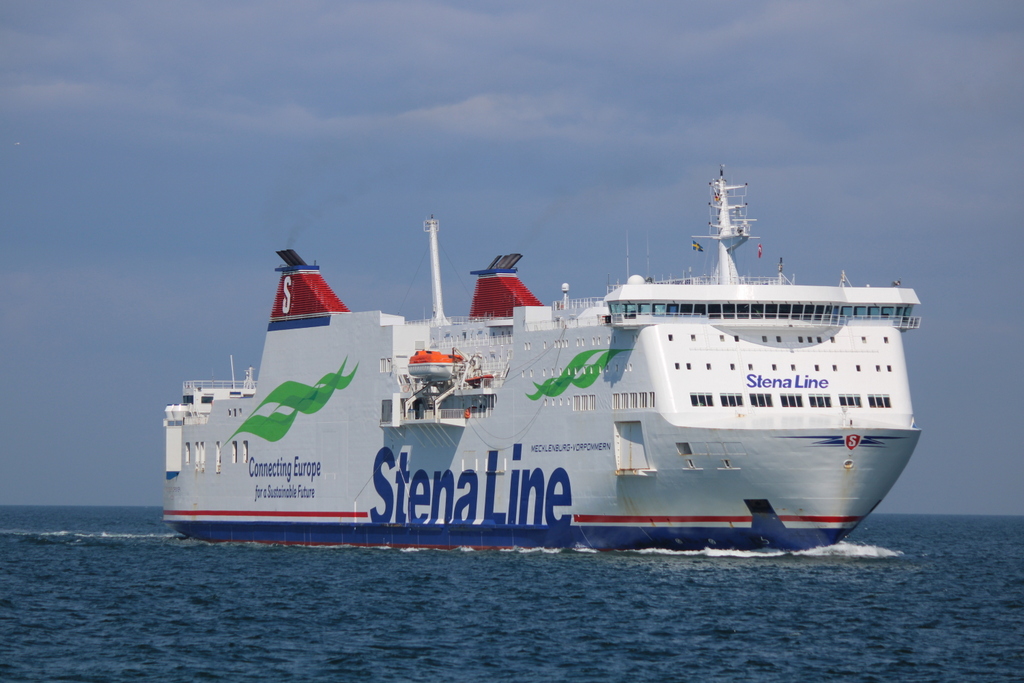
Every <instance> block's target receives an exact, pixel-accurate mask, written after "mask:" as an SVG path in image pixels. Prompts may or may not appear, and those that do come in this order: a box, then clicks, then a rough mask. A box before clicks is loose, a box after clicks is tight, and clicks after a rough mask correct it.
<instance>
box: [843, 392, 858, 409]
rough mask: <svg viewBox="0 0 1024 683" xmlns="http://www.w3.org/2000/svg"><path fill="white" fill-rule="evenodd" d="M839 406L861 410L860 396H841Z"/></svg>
mask: <svg viewBox="0 0 1024 683" xmlns="http://www.w3.org/2000/svg"><path fill="white" fill-rule="evenodd" d="M839 405H841V406H846V407H848V408H860V394H839Z"/></svg>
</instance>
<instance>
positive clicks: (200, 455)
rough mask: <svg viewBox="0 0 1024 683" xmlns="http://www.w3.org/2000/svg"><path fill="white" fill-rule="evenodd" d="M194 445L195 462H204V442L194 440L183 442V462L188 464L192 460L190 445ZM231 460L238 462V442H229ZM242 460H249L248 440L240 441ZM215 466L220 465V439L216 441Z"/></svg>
mask: <svg viewBox="0 0 1024 683" xmlns="http://www.w3.org/2000/svg"><path fill="white" fill-rule="evenodd" d="M193 445H194V446H195V453H196V464H205V463H206V442H205V441H196V442H195V444H192V443H190V442H188V441H186V442H185V464H186V465H188V464H190V463H191V462H192V447H193ZM231 462H232V463H237V462H238V442H237V441H232V442H231ZM242 462H249V442H248V441H243V442H242ZM217 466H218V467H219V466H220V441H218V442H217Z"/></svg>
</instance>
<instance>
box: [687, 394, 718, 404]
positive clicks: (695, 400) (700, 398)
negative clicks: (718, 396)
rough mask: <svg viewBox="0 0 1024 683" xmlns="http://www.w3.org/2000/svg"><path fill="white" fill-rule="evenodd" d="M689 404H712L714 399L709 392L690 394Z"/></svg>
mask: <svg viewBox="0 0 1024 683" xmlns="http://www.w3.org/2000/svg"><path fill="white" fill-rule="evenodd" d="M690 404H691V405H694V406H713V405H715V399H714V397H712V396H711V394H697V393H693V394H690Z"/></svg>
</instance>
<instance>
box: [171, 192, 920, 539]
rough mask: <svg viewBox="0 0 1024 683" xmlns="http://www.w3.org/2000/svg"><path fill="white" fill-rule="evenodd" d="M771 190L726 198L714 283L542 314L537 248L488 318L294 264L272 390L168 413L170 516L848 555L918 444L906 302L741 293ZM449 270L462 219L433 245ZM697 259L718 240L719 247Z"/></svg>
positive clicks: (272, 340) (284, 273)
mask: <svg viewBox="0 0 1024 683" xmlns="http://www.w3.org/2000/svg"><path fill="white" fill-rule="evenodd" d="M744 192H745V186H737V185H729V184H728V183H727V182H726V180H725V178H724V174H720V175H719V178H717V179H716V180H715V181H714V182H712V183H711V196H712V201H711V207H712V222H711V234H710V235H705V236H702V237H701V239H706V238H710V239H712V240H714V241H716V242H717V243H718V259H717V261H718V265H717V269H716V271H715V272H714V273H713V274H712V275H711V276H706V277H690V278H683V279H674V280H667V281H661V282H656V281H651V280H649V279H645V278H643V277H640V276H631V277H630V278H629V279H628V281H627V282H626V284H623V285H616V286H613V287H609V291H608V293H607V294H606V295H605V296H604V297H599V298H592V299H569V298H568V293H567V288H563V289H565V295H564V296H563V298H562V299H561V300H559V301H556V302H554V303H552V304H550V305H545V304H543V303H541V302H540V301H539V300H538V299H537V298H536V297H535V296H534V295H533V293H532V292H531V291H530V290H529V289H528V288H527V287H526V285H525V284H524V283H523V282H522V281H521V279H520V278H519V275H518V269H517V264H518V262H519V259H520V258H521V257H520V255H519V254H508V255H504V254H503V255H499V256H498V257H496V258H494V260H493V261H491V263H490V264H489V265H488V266H487V267H486V268H484V269H482V270H477V271H472V274H473V275H475V276H476V277H477V281H476V285H475V291H474V295H473V302H472V305H471V308H470V311H469V315H468V316H467V317H463V318H456V317H450V316H447V315H446V314H445V312H444V309H443V304H442V303H441V285H440V275H439V272H438V268H437V259H436V258H432V261H433V266H434V267H433V271H432V272H433V283H432V291H433V294H434V304H435V305H434V312H433V315H432V317H431V318H430V319H428V320H424V321H415V322H414V321H407V320H405V319H404V318H403V317H401V316H395V315H388V314H385V313H382V312H380V311H368V312H350V311H349V310H348V308H347V307H346V306H345V305H344V304H343V303H342V302H341V300H340V299H339V298H338V297H337V296H336V295H335V294H334V292H333V291H332V290H331V288H330V287H329V286H328V285H327V283H326V281H325V280H324V279H323V278H322V276H321V275H320V273H319V267H318V266H309V265H308V264H306V263H305V262H304V261H303V260H302V259H301V258H300V257H299V256H298V255H297V254H296V253H295V252H294V251H291V250H287V251H284V252H279V255H280V256H281V258H282V260H284V265H282V266H281V267H279V268H278V271H279V272H280V273H281V275H280V280H279V283H278V291H277V295H276V297H275V301H274V305H273V309H272V313H271V318H270V323H269V326H268V331H267V338H266V345H265V348H264V354H263V359H262V362H261V365H260V372H259V383H258V385H257V384H256V382H255V381H254V379H253V377H252V376H251V373H250V374H249V375H248V376H247V379H246V380H245V381H244V382H242V383H239V385H237V386H236V385H235V383H234V382H232V383H231V386H215V385H213V383H202V382H190V383H186V385H185V392H184V395H185V398H184V401H183V402H182V403H181V404H176V405H172V406H168V408H167V413H166V419H165V429H166V432H167V451H166V459H167V480H166V484H165V494H164V518H165V520H166V522H167V523H168V524H169V525H170V526H172V527H173V528H175V529H176V530H178V531H180V532H181V533H183V534H186V535H189V536H194V537H197V538H202V539H207V540H214V541H258V542H277V543H305V544H321V543H322V544H356V545H396V546H429V547H459V546H470V547H515V546H521V547H577V546H579V547H588V548H599V549H617V548H643V547H663V548H673V549H695V548H704V547H709V546H714V547H719V548H740V549H753V548H764V547H771V548H787V549H800V548H808V547H814V546H819V545H826V544H830V543H835V542H836V541H838V540H840V539H841V538H843V537H844V536H845V535H846V534H848V533H849V532H850V531H851V530H852V529H853V528H854V527H855V526H856V525H857V524H858V523H859V522H860V521H861V520H862V519H863V518H864V517H865V516H866V515H867V514H868V513H869V512H870V511H871V510H872V509H873V508H874V507H875V506H876V505H877V504H878V503H879V502H880V501H881V500H882V498H883V497H884V496H885V494H886V493H887V492H888V491H889V489H890V488H891V487H892V485H893V483H894V482H895V481H896V478H897V477H898V476H899V474H900V472H901V471H902V470H903V468H904V466H905V465H906V463H907V461H908V459H909V458H910V456H911V453H912V452H913V450H914V447H915V445H916V443H917V440H918V436H919V430H918V429H917V427H916V425H915V423H914V416H913V410H912V406H911V399H910V391H909V386H908V381H907V370H906V365H905V362H904V353H903V343H902V342H903V332H905V331H906V330H909V329H913V328H916V327H918V326H919V325H920V319H919V318H918V317H916V316H915V315H914V307H915V306H916V305H917V304H918V303H919V302H918V299H917V297H916V295H915V294H914V292H913V291H912V290H910V289H907V288H902V287H899V286H895V283H894V286H892V287H852V286H848V283H846V281H845V276H844V278H843V280H842V282H841V284H840V285H839V286H835V287H827V286H803V285H795V284H792V283H791V282H790V281H789V280H788V279H786V278H785V277H784V276H783V275H782V269H781V266H780V268H779V275H778V276H777V277H772V278H749V277H743V276H741V275H739V274H738V271H737V268H736V265H735V262H734V259H733V252H734V251H735V250H736V249H737V248H738V247H740V246H741V245H742V244H743V243H744V242H746V241H747V240H748V239H749V238H750V223H751V221H750V220H749V219H747V218H746V216H745V204H743V203H742V202H741V201H740V200H741V199H742V195H743V193H744ZM424 229H425V231H426V232H427V233H428V234H429V239H430V242H431V252H432V254H435V255H436V244H437V239H438V232H439V224H438V221H436V220H435V219H434V218H433V217H431V219H430V220H428V221H427V222H426V223H425V225H424ZM695 244H697V243H696V242H695Z"/></svg>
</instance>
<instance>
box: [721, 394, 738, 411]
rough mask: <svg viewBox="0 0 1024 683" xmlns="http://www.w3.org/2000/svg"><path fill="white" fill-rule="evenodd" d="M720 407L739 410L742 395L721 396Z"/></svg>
mask: <svg viewBox="0 0 1024 683" xmlns="http://www.w3.org/2000/svg"><path fill="white" fill-rule="evenodd" d="M721 399H722V405H723V406H727V407H729V408H741V407H742V406H743V394H721Z"/></svg>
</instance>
